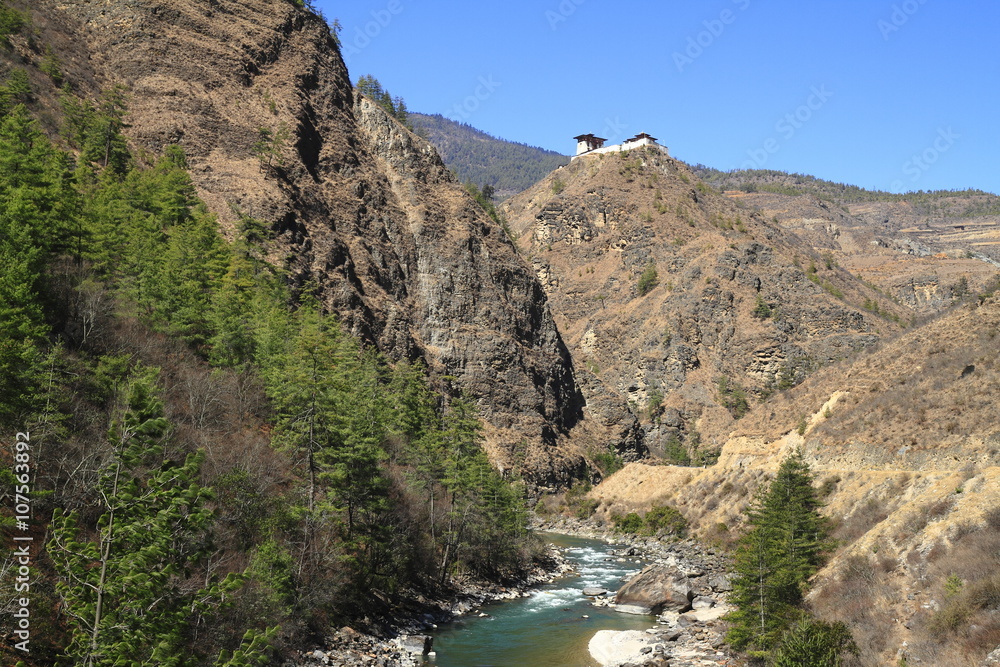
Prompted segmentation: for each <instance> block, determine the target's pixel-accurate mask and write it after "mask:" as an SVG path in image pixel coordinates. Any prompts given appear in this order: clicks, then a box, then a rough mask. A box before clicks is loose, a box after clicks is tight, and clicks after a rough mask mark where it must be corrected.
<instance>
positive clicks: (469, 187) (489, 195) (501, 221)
mask: <svg viewBox="0 0 1000 667" xmlns="http://www.w3.org/2000/svg"><path fill="white" fill-rule="evenodd" d="M465 190H466V192H468V193H469V194H470V195H472V198H473V199H475V200H476V203H478V204H479V205H480V206H482V207H483V210H484V211H486V213H487V214H489V216H490V217H491V218H493V221H494V222H496V223H497V224H498V225H500V227H501V228H502V229H503V232H504V234H505V235H506V236H507V239H508V240H509V241H510V242H511V244H512V245H513V246H514V248H515V249H517V247H518V246H517V235H516V234H515V233H514V231H513V230H512V229H511V228H510V225H509V224H508V223H507V218H506V217H505V216H504V215H503V214H502V213H500V211H498V210H497V207H496V204H494V203H493V193H494V192H495V190H494V188H493V186H492V185H484V186H483V189H482V190H480V189H479V188H477V187H476V184H475V183H472V182H469V183H466V184H465Z"/></svg>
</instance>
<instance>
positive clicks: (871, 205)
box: [726, 191, 1000, 313]
mask: <svg viewBox="0 0 1000 667" xmlns="http://www.w3.org/2000/svg"><path fill="white" fill-rule="evenodd" d="M726 196H728V197H730V198H731V199H733V200H735V201H739V202H740V203H743V204H745V205H747V206H750V207H753V208H755V209H757V210H759V211H760V212H761V213H762V214H763V215H764V216H765V217H768V218H772V219H773V220H775V221H776V222H777V223H778V224H780V225H781V226H782V227H783V228H785V229H787V230H788V231H790V232H792V233H794V234H795V235H796V236H798V237H799V238H801V239H802V240H803V241H805V242H806V243H808V244H809V245H811V246H812V247H813V248H814V249H815V250H816V251H817V252H819V253H830V255H831V256H832V257H833V258H834V259H835V261H836V262H837V263H838V264H839V265H840V266H842V267H844V268H845V269H847V270H848V271H850V272H851V273H852V274H854V275H856V276H858V277H860V278H861V279H863V280H865V281H866V282H868V283H870V284H871V285H873V286H877V288H878V289H879V290H880V291H881V292H882V293H883V294H881V295H880V296H878V297H876V298H875V299H874V300H873V302H872V303H870V304H869V307H870V308H873V309H874V308H884V307H885V304H886V303H888V302H890V301H893V300H894V301H896V302H898V303H901V304H903V305H905V306H907V307H909V308H911V309H913V310H915V311H916V312H919V313H932V312H937V311H939V310H941V309H942V308H946V307H948V306H949V305H951V304H952V303H954V301H955V299H956V298H961V297H963V296H965V295H967V294H971V293H976V292H978V291H981V290H983V289H984V288H985V287H986V286H987V285H989V284H991V283H992V281H993V280H995V278H996V276H997V270H998V266H1000V264H998V263H997V250H996V248H998V247H1000V225H998V224H997V221H996V220H995V219H994V218H995V216H994V217H988V216H987V217H976V218H962V217H947V216H946V215H944V213H942V214H941V215H938V216H934V215H929V214H921V213H919V212H918V211H917V210H916V209H915V207H914V206H913V205H911V204H909V203H908V202H905V201H900V202H857V203H847V204H842V205H838V204H837V203H835V202H831V201H827V200H823V199H820V198H819V197H816V196H814V195H808V194H806V195H789V194H775V193H769V192H753V193H746V192H742V191H727V192H726ZM944 201H945V202H947V200H944ZM963 201H964V200H963ZM966 204H968V202H966ZM943 205H944V204H942V206H943Z"/></svg>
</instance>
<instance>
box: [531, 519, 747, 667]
mask: <svg viewBox="0 0 1000 667" xmlns="http://www.w3.org/2000/svg"><path fill="white" fill-rule="evenodd" d="M532 528H533V529H534V530H537V531H547V532H554V533H561V534H565V535H575V536H578V537H586V538H590V539H598V540H602V541H605V542H608V543H609V544H612V545H615V546H616V549H615V550H614V551H613V552H612V553H613V554H615V556H616V557H618V558H629V559H638V560H642V561H644V562H646V563H648V564H649V568H648V569H651V570H655V569H657V568H660V569H665V570H670V571H675V570H676V571H677V572H679V573H682V574H683V575H685V576H686V578H687V582H686V584H685V587H686V588H687V587H689V590H690V597H691V598H692V599H691V605H690V606H691V609H690V610H687V611H684V610H683V609H684V607H681V608H680V610H678V609H671V610H668V611H664V612H662V613H661V614H659V615H658V616H657V617H655V619H654V618H653V617H650V621H651V622H650V627H649V628H648V629H647V630H646V631H645V632H641V633H637V632H635V631H629V632H610V631H605V632H599V633H597V634H596V635H595V636H594V638H593V639H592V640H591V646H590V650H591V655H592V656H593V657H594V659H595V660H597V661H598V662H600V663H601V664H602V665H604V666H605V667H612V666H625V665H628V666H630V667H631V666H634V667H640V666H642V667H645V666H650V667H652V666H658V665H670V667H708V666H709V665H716V666H721V665H725V666H732V665H736V664H738V663H737V660H736V659H735V657H734V656H733V655H732V654H731V653H730V651H729V650H728V647H727V646H726V645H725V644H724V641H723V637H724V635H725V622H724V621H722V620H721V618H722V616H724V615H725V614H726V613H727V612H728V611H729V610H730V607H729V605H728V604H727V599H726V598H727V594H728V593H729V591H730V590H732V587H731V586H730V584H729V561H728V559H727V558H726V557H725V556H724V555H723V554H721V553H719V552H717V551H716V550H715V549H713V548H711V547H706V546H704V545H702V544H699V543H698V542H695V541H694V540H678V541H676V542H660V541H659V540H657V539H655V538H652V537H649V538H647V537H640V536H635V535H622V534H620V533H615V532H614V531H612V530H608V529H607V528H605V527H603V526H597V525H594V524H592V523H589V522H586V521H580V520H578V519H571V518H559V519H556V520H536V521H535V523H534V524H533V526H532ZM614 594H615V591H608V593H607V594H606V595H602V596H596V597H595V598H594V600H593V604H594V605H595V606H611V607H613V606H614Z"/></svg>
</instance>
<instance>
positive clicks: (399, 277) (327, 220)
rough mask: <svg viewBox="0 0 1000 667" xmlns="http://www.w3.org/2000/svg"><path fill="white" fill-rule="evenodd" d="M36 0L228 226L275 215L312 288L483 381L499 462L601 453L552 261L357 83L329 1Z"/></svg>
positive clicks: (344, 313) (478, 390) (101, 85)
mask: <svg viewBox="0 0 1000 667" xmlns="http://www.w3.org/2000/svg"><path fill="white" fill-rule="evenodd" d="M32 9H33V11H34V12H35V13H36V20H35V24H36V25H38V26H40V28H39V29H40V30H41V31H42V34H43V36H44V38H45V40H46V41H47V42H48V43H51V44H54V45H56V46H57V47H59V48H61V47H62V46H65V48H66V51H58V52H57V53H58V55H59V57H60V58H61V59H62V61H63V62H65V63H66V65H65V70H66V73H65V76H66V77H67V79H69V80H72V81H73V82H74V85H85V86H87V87H89V89H90V90H96V89H108V88H111V87H113V86H121V87H122V90H123V91H126V93H127V96H128V123H127V128H126V132H127V137H128V140H129V142H130V143H131V145H132V146H133V148H134V150H136V151H137V152H139V153H146V154H149V155H158V154H160V153H162V151H163V150H164V149H165V148H166V147H167V146H169V145H171V144H177V145H179V146H181V147H182V148H183V149H184V151H185V153H186V156H187V161H188V164H189V169H190V173H191V176H192V180H193V183H194V187H195V190H196V192H197V195H198V196H199V197H200V198H201V199H202V200H203V201H204V202H205V203H206V204H207V206H208V207H209V209H210V210H211V211H212V212H213V213H214V214H215V215H216V216H217V218H218V221H219V224H220V226H221V228H222V230H223V232H224V233H225V234H226V235H227V236H228V237H229V238H233V237H234V236H235V233H236V228H237V225H238V224H239V223H240V221H241V220H242V219H245V218H250V219H254V220H257V221H259V222H260V223H261V224H262V225H263V226H264V228H265V229H266V230H267V232H268V236H269V237H270V239H271V240H269V241H268V242H267V243H266V245H265V251H266V254H267V256H268V258H269V259H270V261H271V262H272V263H273V264H274V265H276V266H279V267H282V268H283V269H285V270H287V271H288V273H289V275H290V279H291V282H292V284H293V286H294V289H295V290H296V291H297V292H299V293H304V292H306V291H309V292H313V293H315V294H316V295H317V296H318V298H319V300H320V303H321V304H322V305H323V306H324V308H326V309H327V310H328V311H330V312H333V313H336V314H337V316H338V317H339V318H340V319H341V321H342V322H343V324H344V326H345V327H346V328H347V329H348V330H349V331H350V332H352V333H354V334H356V335H358V336H359V337H361V338H362V339H363V340H365V341H367V342H368V343H370V344H372V345H374V346H376V347H377V349H379V350H380V351H382V352H383V353H385V354H386V355H387V356H389V357H390V358H392V359H410V360H414V359H421V360H423V361H425V362H426V364H427V365H428V367H429V368H430V369H431V371H432V373H433V374H434V375H435V377H439V378H452V379H449V380H442V382H443V383H445V384H447V383H451V387H452V389H451V390H452V391H453V392H454V393H459V392H465V393H467V394H468V395H470V396H471V397H472V398H474V399H475V400H476V401H477V403H478V405H479V408H480V410H481V413H482V414H483V416H484V417H485V419H486V423H487V439H486V440H487V448H488V450H489V452H490V454H491V456H492V458H493V460H494V462H495V463H496V464H497V465H498V466H501V467H503V468H505V469H511V468H517V469H522V470H523V471H524V473H525V475H526V476H527V477H528V478H529V479H530V480H531V481H532V482H533V483H537V484H550V483H565V482H566V480H568V479H569V478H570V477H571V476H579V475H581V474H583V473H584V459H583V457H582V455H581V454H580V446H579V445H578V444H576V442H574V443H573V444H570V441H569V439H568V434H569V432H570V431H571V430H572V429H573V428H574V427H575V426H577V425H578V424H579V423H580V421H581V420H582V419H583V400H582V397H581V393H580V390H579V387H578V385H577V384H576V381H575V379H574V368H573V362H572V359H571V358H570V355H569V353H568V350H567V349H566V347H565V345H564V344H563V342H562V339H561V336H560V333H559V331H558V330H557V329H556V326H555V323H554V321H553V320H552V317H551V314H550V311H549V309H548V305H547V302H546V298H545V294H544V290H543V289H542V288H541V285H540V283H539V282H538V280H537V278H536V277H535V275H534V272H533V271H532V270H531V268H530V267H529V266H528V265H527V264H526V263H525V260H524V259H523V257H521V256H520V255H519V253H518V252H517V249H516V248H514V247H513V246H512V244H511V243H510V241H509V240H508V238H507V236H506V234H505V233H504V231H503V230H502V229H501V227H500V226H499V225H498V224H497V223H496V222H494V221H493V220H492V219H491V218H490V217H489V216H488V215H487V214H486V213H485V212H484V211H483V210H482V209H481V208H480V207H479V206H478V205H477V204H476V202H475V201H474V200H473V199H472V198H471V197H470V196H469V195H468V194H467V193H466V192H465V191H464V189H463V188H462V186H461V184H460V183H458V182H456V181H455V180H454V178H453V176H452V175H451V173H450V172H449V171H448V169H447V168H446V167H445V166H444V164H443V163H442V162H441V159H440V158H439V157H438V154H437V152H436V151H435V150H434V148H433V147H432V146H431V145H430V144H428V143H427V142H426V141H424V140H422V139H420V138H419V137H417V136H416V135H414V134H412V133H411V132H409V131H408V130H406V129H405V128H404V127H402V126H401V125H400V124H399V123H398V122H396V120H395V119H393V118H390V117H389V115H387V114H386V113H385V111H384V110H383V109H382V108H381V107H380V106H378V105H377V104H374V103H372V102H370V101H369V100H367V99H365V98H364V97H363V96H359V95H356V94H355V92H354V91H353V90H352V88H351V84H350V79H349V78H348V74H347V71H346V69H345V66H344V64H343V61H342V59H341V57H340V53H339V51H338V44H337V38H336V35H335V34H333V33H331V32H330V30H329V28H328V27H327V25H326V23H325V22H324V21H323V20H322V19H321V18H319V17H317V16H315V15H313V14H311V13H310V12H308V11H303V10H302V9H299V8H297V7H296V6H295V4H294V3H288V2H284V1H282V0H250V1H249V2H239V3H236V2H218V3H212V4H208V5H206V4H204V3H201V2H194V1H187V0H178V1H177V2H172V3H170V6H169V8H157V7H156V6H153V5H147V4H142V3H140V4H132V3H114V4H112V5H109V6H107V7H105V6H102V7H99V8H98V7H96V6H92V5H88V4H85V3H84V4H69V5H62V4H59V5H58V6H57V4H56V3H48V2H43V3H37V4H33V5H32ZM164 53H170V54H171V56H170V57H169V58H164V57H163V54H164ZM78 81H79V82H82V84H76V82H78ZM40 87H42V88H45V89H46V90H47V91H48V92H44V93H40V97H43V98H44V97H46V96H48V97H49V98H51V99H52V100H55V99H56V98H57V90H56V89H55V88H54V86H53V84H52V82H48V83H47V85H46V86H40ZM81 92H86V90H84V89H82V90H81ZM43 101H44V100H43ZM49 113H51V114H53V115H56V114H58V113H59V105H58V103H57V102H52V103H51V104H49ZM629 447H631V445H629V444H627V443H626V444H623V445H622V448H624V449H628V448H629Z"/></svg>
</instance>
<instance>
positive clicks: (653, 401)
mask: <svg viewBox="0 0 1000 667" xmlns="http://www.w3.org/2000/svg"><path fill="white" fill-rule="evenodd" d="M663 399H664V395H663V392H662V391H661V390H659V389H653V390H652V391H650V392H649V395H648V396H647V397H646V415H647V416H648V417H649V420H650V421H656V420H657V419H659V418H660V416H661V415H662V414H663Z"/></svg>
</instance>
